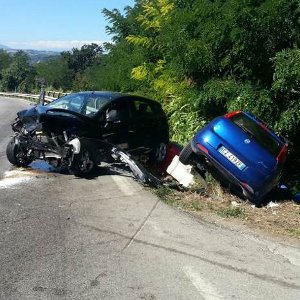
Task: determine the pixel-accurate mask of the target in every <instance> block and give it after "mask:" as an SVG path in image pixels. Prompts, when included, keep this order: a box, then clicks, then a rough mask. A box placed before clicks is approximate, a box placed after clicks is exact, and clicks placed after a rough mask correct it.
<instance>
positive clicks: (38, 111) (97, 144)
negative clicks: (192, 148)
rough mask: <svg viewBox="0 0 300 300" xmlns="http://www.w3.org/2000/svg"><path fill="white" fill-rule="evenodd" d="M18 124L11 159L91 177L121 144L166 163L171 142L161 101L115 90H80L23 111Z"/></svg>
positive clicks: (11, 144)
mask: <svg viewBox="0 0 300 300" xmlns="http://www.w3.org/2000/svg"><path fill="white" fill-rule="evenodd" d="M17 116H18V117H17V119H16V121H15V122H14V123H13V124H12V128H13V131H14V132H15V135H14V137H13V138H12V139H11V141H10V142H9V144H8V146H7V151H6V153H7V157H8V160H9V161H10V162H11V163H12V164H14V165H16V166H27V165H28V164H30V163H31V162H32V161H33V160H36V159H44V160H46V161H48V162H49V163H51V164H52V165H54V166H61V165H63V166H67V167H69V168H70V169H73V170H74V171H76V172H78V173H88V172H90V171H91V170H92V169H93V167H94V166H95V165H97V164H99V163H100V162H101V161H103V160H104V159H105V156H106V154H107V149H111V146H112V145H114V146H117V147H118V148H121V149H123V150H125V151H127V152H129V153H131V154H132V155H134V156H141V155H143V156H145V155H147V157H148V159H149V161H150V162H154V161H162V160H163V159H164V157H165V154H166V145H167V144H168V141H169V130H168V123H167V119H166V116H165V114H164V112H163V110H162V108H161V106H160V104H159V103H158V102H156V101H153V100H150V99H146V98H144V97H140V96H134V95H126V94H121V93H115V92H79V93H73V94H69V95H67V96H64V97H62V98H59V99H57V100H55V101H53V102H51V103H49V104H47V105H45V106H42V105H37V106H34V107H33V108H30V109H28V110H24V111H20V112H19V113H18V114H17Z"/></svg>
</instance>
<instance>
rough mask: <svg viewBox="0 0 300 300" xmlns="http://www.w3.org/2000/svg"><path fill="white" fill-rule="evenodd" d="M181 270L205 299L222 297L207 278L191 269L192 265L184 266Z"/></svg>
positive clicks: (211, 299)
mask: <svg viewBox="0 0 300 300" xmlns="http://www.w3.org/2000/svg"><path fill="white" fill-rule="evenodd" d="M183 271H184V273H185V275H186V276H187V278H188V279H189V280H190V281H191V282H192V284H193V285H194V286H195V288H196V289H197V290H198V292H199V293H200V294H201V296H202V297H203V298H204V299H205V300H220V299H223V297H222V296H220V295H219V294H218V292H217V291H216V290H215V289H214V287H213V286H212V285H211V284H210V283H209V282H208V280H206V279H204V278H202V277H201V275H200V274H199V273H197V272H196V271H195V270H194V269H193V267H191V266H185V267H184V268H183Z"/></svg>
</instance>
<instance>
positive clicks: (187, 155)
mask: <svg viewBox="0 0 300 300" xmlns="http://www.w3.org/2000/svg"><path fill="white" fill-rule="evenodd" d="M192 154H193V149H192V145H191V142H189V143H188V144H187V145H186V146H185V147H184V148H183V149H182V151H181V152H180V154H179V161H180V162H182V163H183V164H184V165H187V164H189V163H190V161H191V157H192Z"/></svg>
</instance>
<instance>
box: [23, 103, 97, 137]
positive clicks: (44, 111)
mask: <svg viewBox="0 0 300 300" xmlns="http://www.w3.org/2000/svg"><path fill="white" fill-rule="evenodd" d="M17 115H18V118H19V119H20V121H21V122H22V123H23V124H24V125H25V126H26V127H28V128H34V124H37V123H42V124H43V128H47V129H49V130H51V131H59V130H64V129H68V128H80V129H81V130H83V131H87V130H88V128H91V126H92V125H93V124H92V123H93V122H92V120H91V119H90V118H88V117H86V116H83V115H80V114H78V113H75V112H71V113H70V112H69V111H68V110H64V109H53V108H50V107H47V106H42V105H36V106H34V107H32V108H30V109H27V110H22V111H19V112H18V113H17Z"/></svg>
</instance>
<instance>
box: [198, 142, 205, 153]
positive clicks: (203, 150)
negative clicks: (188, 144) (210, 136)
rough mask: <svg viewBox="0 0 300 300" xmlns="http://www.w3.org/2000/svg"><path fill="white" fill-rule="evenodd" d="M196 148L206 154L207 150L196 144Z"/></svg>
mask: <svg viewBox="0 0 300 300" xmlns="http://www.w3.org/2000/svg"><path fill="white" fill-rule="evenodd" d="M196 146H197V148H199V149H200V150H201V151H202V152H204V153H206V154H208V150H207V149H206V148H205V147H204V146H203V145H201V144H198V143H197V144H196Z"/></svg>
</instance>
